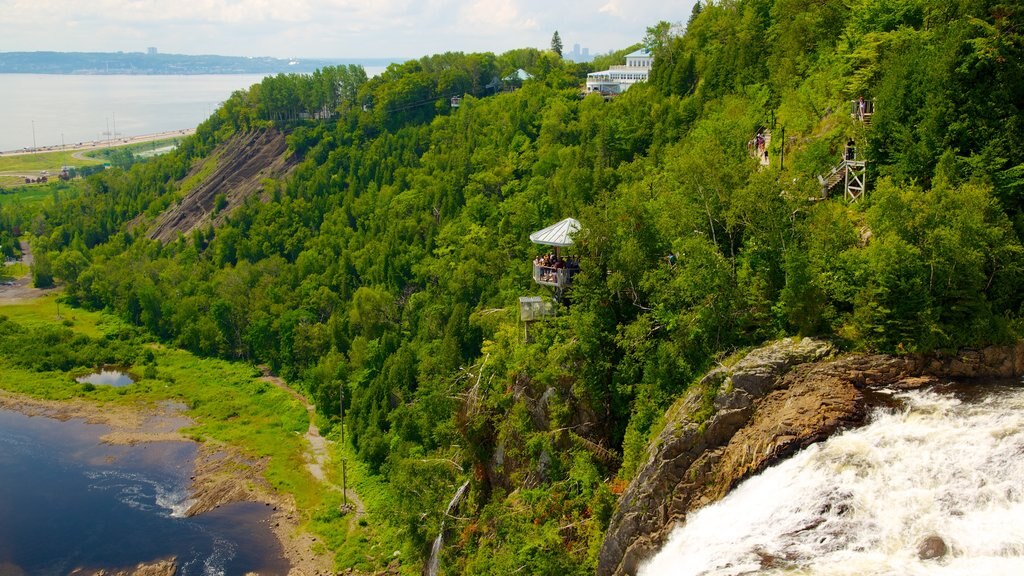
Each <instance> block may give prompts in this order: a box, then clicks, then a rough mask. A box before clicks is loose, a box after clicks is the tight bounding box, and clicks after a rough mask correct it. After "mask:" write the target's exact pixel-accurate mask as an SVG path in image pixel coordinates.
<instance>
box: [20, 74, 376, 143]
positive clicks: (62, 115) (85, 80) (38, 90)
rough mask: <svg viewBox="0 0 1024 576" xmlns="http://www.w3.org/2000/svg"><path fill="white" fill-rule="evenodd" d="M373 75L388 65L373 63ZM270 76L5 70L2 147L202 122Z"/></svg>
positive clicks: (86, 139)
mask: <svg viewBox="0 0 1024 576" xmlns="http://www.w3.org/2000/svg"><path fill="white" fill-rule="evenodd" d="M365 69H366V73H367V75H369V76H373V75H375V74H379V73H380V72H381V71H383V70H384V68H383V67H366V68H365ZM262 79H263V76H262V75H248V74H223V75H196V76H113V75H112V76H102V75H50V74H0V151H11V150H21V149H23V148H32V147H33V146H37V147H43V146H60V145H62V144H67V145H72V144H77V143H79V142H92V141H97V140H98V141H102V140H107V139H109V138H112V137H114V136H115V134H114V133H115V132H116V134H117V135H120V137H121V138H127V137H131V136H141V135H144V134H155V133H159V132H170V131H174V130H184V129H187V128H195V127H196V126H197V125H199V123H200V122H202V121H203V120H205V119H206V118H208V117H209V116H210V114H212V113H213V111H214V110H216V109H217V107H218V106H219V105H220V103H221V102H223V101H225V100H227V98H228V97H229V96H231V93H232V92H234V91H235V90H241V89H246V88H249V87H250V86H252V85H253V84H256V83H259V82H260V81H261V80H262Z"/></svg>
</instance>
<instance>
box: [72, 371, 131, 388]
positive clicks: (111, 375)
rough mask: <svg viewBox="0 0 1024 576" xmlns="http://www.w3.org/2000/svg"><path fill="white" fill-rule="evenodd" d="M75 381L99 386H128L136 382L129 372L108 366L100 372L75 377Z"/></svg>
mask: <svg viewBox="0 0 1024 576" xmlns="http://www.w3.org/2000/svg"><path fill="white" fill-rule="evenodd" d="M75 381H76V382H79V383H81V384H85V383H89V384H95V385H97V386H113V387H115V388H120V387H121V386H127V385H129V384H131V383H133V382H135V380H132V377H131V375H129V374H128V373H127V372H122V371H120V370H112V369H107V368H104V369H102V370H100V371H99V372H93V373H92V374H88V375H86V376H81V377H79V378H75Z"/></svg>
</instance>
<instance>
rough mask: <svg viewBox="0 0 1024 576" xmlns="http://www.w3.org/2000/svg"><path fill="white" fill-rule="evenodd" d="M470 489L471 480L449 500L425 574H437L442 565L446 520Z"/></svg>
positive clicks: (428, 575)
mask: <svg viewBox="0 0 1024 576" xmlns="http://www.w3.org/2000/svg"><path fill="white" fill-rule="evenodd" d="M467 490H469V481H468V480H467V481H466V483H465V484H463V485H462V486H459V489H458V490H456V491H455V496H453V497H452V499H451V502H448V508H446V509H445V511H444V518H442V519H441V529H440V530H438V531H437V538H434V544H433V545H432V546H431V547H430V560H429V561H428V562H427V565H426V566H424V570H423V574H424V575H425V576H437V570H438V568H439V567H440V562H441V546H443V545H444V521H445V520H446V519H447V518H448V517H449V516H451V515H452V512H454V511H455V509H456V508H458V507H459V503H460V502H462V499H463V498H464V497H465V496H466V491H467Z"/></svg>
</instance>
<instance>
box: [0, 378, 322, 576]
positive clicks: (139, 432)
mask: <svg viewBox="0 0 1024 576" xmlns="http://www.w3.org/2000/svg"><path fill="white" fill-rule="evenodd" d="M0 409H6V410H11V411H14V412H18V413H21V414H24V415H26V416H30V417H36V416H40V417H44V418H51V419H54V420H59V421H62V422H63V421H67V420H71V419H81V420H84V421H85V422H87V423H89V424H101V425H104V426H107V427H108V428H109V431H108V432H107V433H105V434H103V435H102V436H100V438H99V440H100V442H102V443H106V444H114V445H129V446H134V445H136V444H140V443H150V442H195V443H196V444H197V445H198V449H199V450H198V453H197V454H196V457H195V460H194V470H193V473H192V474H193V476H192V479H191V480H192V484H191V485H190V486H189V499H190V500H193V504H192V506H191V507H190V508H189V510H188V512H187V513H186V516H190V517H191V516H197V515H200V514H202V513H204V512H207V511H210V510H213V509H215V508H219V507H221V506H223V505H226V504H230V503H233V502H256V503H260V502H262V503H263V504H265V505H266V506H268V507H272V508H273V511H272V513H271V515H270V518H269V519H268V520H267V522H268V526H269V528H270V531H271V532H272V533H273V534H274V537H275V538H277V540H278V542H279V543H280V544H281V550H282V555H283V557H284V558H285V559H286V560H287V561H288V563H289V565H290V568H289V571H288V574H289V575H293V576H313V575H318V574H333V573H334V570H333V561H332V558H331V557H330V556H329V555H324V554H318V553H316V552H315V551H314V549H313V548H314V544H315V543H316V541H317V539H316V537H315V536H313V535H311V534H309V533H308V532H306V531H304V530H302V529H301V527H300V525H299V521H298V520H297V517H298V514H297V510H296V507H295V503H294V500H293V498H292V497H291V496H290V495H289V494H278V493H275V492H274V491H273V488H272V487H271V486H270V484H269V483H268V482H267V481H266V479H265V478H264V477H263V474H262V471H263V469H264V466H265V464H266V462H265V461H264V460H252V459H250V458H246V457H245V456H244V455H243V454H241V453H239V452H238V451H237V449H235V448H234V447H231V446H228V445H219V444H217V443H213V442H196V441H195V440H193V439H192V438H189V437H188V436H185V435H184V434H182V433H181V429H182V428H183V427H185V426H188V425H190V424H191V423H192V420H191V419H189V418H188V417H187V416H185V415H184V410H185V407H184V405H181V404H179V403H176V402H170V401H168V402H162V403H160V404H158V405H156V406H149V407H144V406H140V407H127V406H119V405H106V406H103V405H98V404H93V403H90V402H87V401H85V400H82V399H79V398H74V399H70V400H41V399H37V398H32V397H30V396H24V395H21V394H15V393H11V392H8V391H6V390H0ZM139 573H140V574H141V573H143V572H139Z"/></svg>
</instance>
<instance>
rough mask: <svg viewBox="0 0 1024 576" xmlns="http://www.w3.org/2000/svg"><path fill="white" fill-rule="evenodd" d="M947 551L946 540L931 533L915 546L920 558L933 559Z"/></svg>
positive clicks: (940, 556)
mask: <svg viewBox="0 0 1024 576" xmlns="http://www.w3.org/2000/svg"><path fill="white" fill-rule="evenodd" d="M948 551H949V549H948V547H947V546H946V541H945V540H943V539H942V538H940V537H939V536H936V535H934V534H933V535H931V536H929V537H927V538H925V539H924V540H922V541H921V545H920V546H918V547H917V557H918V558H920V559H921V560H934V559H936V558H942V557H943V556H945V555H946V552H948Z"/></svg>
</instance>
